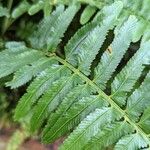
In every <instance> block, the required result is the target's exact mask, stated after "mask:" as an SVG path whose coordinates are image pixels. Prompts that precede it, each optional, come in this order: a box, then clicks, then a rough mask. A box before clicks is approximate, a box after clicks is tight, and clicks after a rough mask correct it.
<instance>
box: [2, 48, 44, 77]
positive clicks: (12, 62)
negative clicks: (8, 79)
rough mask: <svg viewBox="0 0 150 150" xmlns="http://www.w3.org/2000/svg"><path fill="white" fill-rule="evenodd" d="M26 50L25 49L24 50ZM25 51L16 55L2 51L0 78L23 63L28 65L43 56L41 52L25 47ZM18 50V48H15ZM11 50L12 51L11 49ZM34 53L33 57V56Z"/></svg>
mask: <svg viewBox="0 0 150 150" xmlns="http://www.w3.org/2000/svg"><path fill="white" fill-rule="evenodd" d="M26 50H27V51H26ZM26 50H25V52H22V53H20V54H18V55H14V54H13V53H9V51H8V53H7V51H6V52H4V53H2V54H1V55H0V58H2V59H1V61H0V63H1V64H0V78H2V77H5V76H7V75H9V74H11V73H13V72H15V71H17V70H18V69H19V68H21V67H22V66H24V65H28V64H30V63H33V62H34V61H37V60H38V59H39V58H41V57H42V56H43V53H41V52H38V51H37V50H33V49H29V48H26ZM17 51H18V50H17ZM11 52H12V51H11ZM33 55H34V57H33Z"/></svg>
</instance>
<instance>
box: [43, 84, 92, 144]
mask: <svg viewBox="0 0 150 150" xmlns="http://www.w3.org/2000/svg"><path fill="white" fill-rule="evenodd" d="M91 90H92V89H90V87H89V85H87V84H83V85H78V86H77V87H75V88H74V89H72V90H71V91H70V92H69V93H68V94H67V96H66V97H65V98H64V99H63V101H62V103H61V104H60V105H59V106H58V108H57V110H56V112H54V113H51V115H50V116H49V121H48V123H47V125H46V127H45V129H44V131H43V140H44V139H46V138H45V137H46V136H47V135H49V133H48V132H49V131H50V128H52V127H53V126H54V125H55V124H56V122H57V121H58V120H59V118H62V117H63V116H64V115H65V113H66V111H67V110H69V109H70V107H71V106H72V105H73V104H74V103H75V102H76V101H78V100H79V99H81V98H82V97H85V96H89V95H90V94H91V93H92V91H91ZM61 134H62V133H61ZM46 141H47V139H46ZM46 141H45V142H46Z"/></svg>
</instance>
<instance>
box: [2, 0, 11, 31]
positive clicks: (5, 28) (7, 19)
mask: <svg viewBox="0 0 150 150" xmlns="http://www.w3.org/2000/svg"><path fill="white" fill-rule="evenodd" d="M12 4H13V0H8V5H7V8H8V10H9V13H10V11H11V7H12ZM10 22H11V18H10V17H9V18H7V17H5V19H4V22H3V26H2V34H4V33H5V32H6V30H7V28H8V27H9V26H10Z"/></svg>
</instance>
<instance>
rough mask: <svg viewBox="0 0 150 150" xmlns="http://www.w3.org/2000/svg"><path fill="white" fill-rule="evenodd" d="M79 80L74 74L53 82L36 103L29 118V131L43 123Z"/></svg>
mask: <svg viewBox="0 0 150 150" xmlns="http://www.w3.org/2000/svg"><path fill="white" fill-rule="evenodd" d="M78 82H79V80H78V78H77V77H76V76H73V75H72V76H70V77H64V78H60V79H59V80H58V81H56V82H54V83H53V86H52V87H50V89H48V90H47V92H46V93H45V94H44V95H43V96H42V98H41V99H39V102H38V104H37V105H36V108H35V112H34V115H33V116H32V118H31V131H32V132H34V131H35V130H36V129H37V128H39V127H40V125H41V124H42V123H43V121H44V119H45V118H46V117H48V115H49V114H50V113H51V112H52V111H54V110H55V109H56V108H57V106H58V105H59V104H60V103H61V101H62V99H63V98H64V97H65V96H66V95H67V93H68V92H69V90H70V89H72V88H73V87H74V86H75V85H76V84H77V83H78Z"/></svg>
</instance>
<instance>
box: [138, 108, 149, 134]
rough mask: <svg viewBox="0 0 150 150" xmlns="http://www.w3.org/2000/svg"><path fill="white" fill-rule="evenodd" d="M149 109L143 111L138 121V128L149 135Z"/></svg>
mask: <svg viewBox="0 0 150 150" xmlns="http://www.w3.org/2000/svg"><path fill="white" fill-rule="evenodd" d="M149 112H150V107H149V106H148V108H147V109H145V110H144V113H143V115H142V117H141V119H140V121H139V125H140V127H141V128H142V129H143V130H144V131H145V132H146V133H147V134H150V113H149Z"/></svg>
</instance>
